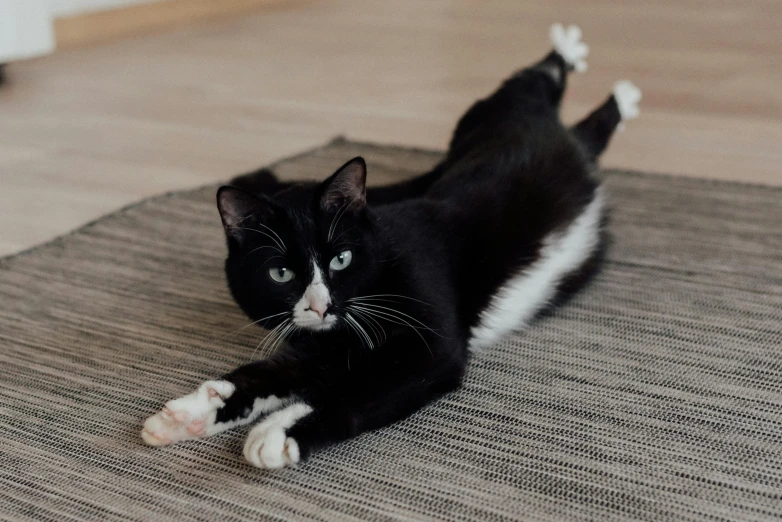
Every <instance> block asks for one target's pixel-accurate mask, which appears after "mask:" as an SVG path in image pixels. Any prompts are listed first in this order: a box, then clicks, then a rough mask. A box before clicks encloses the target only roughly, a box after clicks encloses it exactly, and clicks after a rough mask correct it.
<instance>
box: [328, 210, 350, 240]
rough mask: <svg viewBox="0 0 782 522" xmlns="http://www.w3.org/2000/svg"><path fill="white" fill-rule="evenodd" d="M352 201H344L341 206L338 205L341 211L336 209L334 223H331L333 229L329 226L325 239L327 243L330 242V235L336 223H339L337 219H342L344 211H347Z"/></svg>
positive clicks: (335, 227)
mask: <svg viewBox="0 0 782 522" xmlns="http://www.w3.org/2000/svg"><path fill="white" fill-rule="evenodd" d="M352 203H353V202H352V201H347V202H345V204H344V205H342V207H340V210H341V212H339V211H337V215H336V216H335V217H336V223H333V229H332V228H331V227H329V235H328V238H327V241H328V242H329V243H330V242H331V235H332V234H333V233H334V232H335V231H336V230H337V225H339V221H340V220H341V219H342V216H344V215H345V212H347V211H348V207H349V206H350V205H351V204H352Z"/></svg>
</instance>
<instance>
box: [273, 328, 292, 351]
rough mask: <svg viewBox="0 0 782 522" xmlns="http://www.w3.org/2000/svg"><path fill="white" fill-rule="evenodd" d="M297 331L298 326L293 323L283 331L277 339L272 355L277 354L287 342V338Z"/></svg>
mask: <svg viewBox="0 0 782 522" xmlns="http://www.w3.org/2000/svg"><path fill="white" fill-rule="evenodd" d="M295 329H296V325H295V324H293V323H290V324H289V325H288V326H287V327H286V328H285V329H284V330H283V331H282V333H281V334H280V335H279V336H278V337H277V340H276V341H275V343H274V344H273V345H272V347H271V353H276V352H277V349H278V348H279V347H280V345H281V344H282V343H283V342H285V339H286V337H287V336H288V334H290V333H292V332H293V331H294V330H295Z"/></svg>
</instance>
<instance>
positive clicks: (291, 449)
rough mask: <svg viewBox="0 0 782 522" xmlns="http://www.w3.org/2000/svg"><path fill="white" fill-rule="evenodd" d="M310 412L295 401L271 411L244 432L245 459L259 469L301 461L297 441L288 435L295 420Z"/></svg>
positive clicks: (304, 405) (278, 466)
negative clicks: (246, 432)
mask: <svg viewBox="0 0 782 522" xmlns="http://www.w3.org/2000/svg"><path fill="white" fill-rule="evenodd" d="M310 413H312V408H311V407H310V406H308V405H307V404H304V403H296V404H292V405H290V406H288V407H287V408H284V409H282V410H280V411H278V412H275V413H272V414H271V415H269V416H268V417H266V419H264V420H263V422H261V423H260V424H258V425H257V426H255V427H254V428H253V429H252V430H251V431H250V433H249V434H248V435H247V441H246V442H245V444H244V458H245V459H247V462H249V463H250V464H252V465H253V466H256V467H258V468H264V469H278V468H282V467H285V466H292V465H294V464H297V463H298V462H299V460H301V449H300V447H299V443H298V442H297V441H296V440H295V439H294V438H293V437H289V436H288V435H287V430H288V429H290V428H291V427H292V426H293V425H294V424H296V422H297V421H298V420H299V419H301V418H302V417H305V416H307V415H309V414H310Z"/></svg>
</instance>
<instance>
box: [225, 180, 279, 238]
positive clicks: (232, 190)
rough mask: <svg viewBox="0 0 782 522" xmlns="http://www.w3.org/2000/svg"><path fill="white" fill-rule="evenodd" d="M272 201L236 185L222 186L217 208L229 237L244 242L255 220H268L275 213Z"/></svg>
mask: <svg viewBox="0 0 782 522" xmlns="http://www.w3.org/2000/svg"><path fill="white" fill-rule="evenodd" d="M272 205H273V204H272V202H271V201H268V199H267V198H266V197H264V196H261V197H259V196H256V195H254V194H251V193H249V192H247V191H244V190H242V189H238V188H236V187H229V186H225V187H220V189H219V190H218V191H217V210H218V211H219V212H220V219H222V220H223V228H224V229H225V233H226V235H227V236H228V237H229V238H233V239H235V240H236V241H238V242H239V244H242V243H243V242H244V238H245V235H246V233H247V229H249V228H251V227H252V225H251V223H252V222H253V221H260V222H263V221H266V220H267V219H268V218H269V217H271V215H272V213H273V209H272Z"/></svg>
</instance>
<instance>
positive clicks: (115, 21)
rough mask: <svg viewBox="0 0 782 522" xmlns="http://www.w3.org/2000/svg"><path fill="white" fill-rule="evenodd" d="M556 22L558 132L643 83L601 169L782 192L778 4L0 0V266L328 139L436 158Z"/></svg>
mask: <svg viewBox="0 0 782 522" xmlns="http://www.w3.org/2000/svg"><path fill="white" fill-rule="evenodd" d="M553 22H564V23H575V24H578V25H580V26H581V28H582V29H583V32H584V40H585V41H586V43H588V44H589V45H590V47H591V54H590V56H589V59H588V61H589V70H588V71H587V73H586V74H584V75H573V77H572V81H571V82H570V87H569V91H568V93H567V95H566V99H565V103H564V105H563V119H564V120H565V121H566V122H572V121H574V120H575V119H576V118H578V117H580V116H582V115H584V114H585V113H587V112H588V111H589V110H590V109H591V108H592V107H594V106H595V105H596V104H598V103H599V102H600V101H602V100H603V99H604V98H605V97H606V96H607V95H608V94H609V92H610V90H611V87H612V85H613V83H614V81H616V80H618V79H623V78H627V79H631V80H632V81H633V82H635V83H636V84H637V85H639V86H640V87H641V89H642V90H643V91H644V99H643V101H642V103H641V118H640V119H638V120H636V121H633V122H630V123H629V124H628V126H627V129H626V131H625V132H623V133H620V134H618V135H616V137H615V138H614V140H613V142H612V145H611V146H610V148H609V151H608V153H607V154H606V155H605V156H604V158H605V159H604V162H603V165H604V166H605V167H615V168H625V169H632V170H639V171H646V172H659V173H667V174H673V175H685V176H697V177H707V178H715V179H723V180H737V181H742V182H754V183H765V184H774V185H782V167H780V165H782V91H781V90H780V88H779V86H780V85H782V67H780V65H782V62H780V60H782V37H781V36H780V35H782V2H780V1H779V0H752V1H744V2H739V1H735V0H734V1H722V0H700V1H698V0H677V1H673V0H663V1H657V2H648V1H637V0H632V1H631V0H614V1H586V0H539V1H531V0H491V1H488V0H472V1H467V0H464V1H460V0H427V1H421V0H371V1H368V0H361V1H359V0H353V1H351V0H162V1H161V0H158V1H155V0H0V64H5V65H4V66H3V67H2V77H3V78H4V81H3V84H2V86H0V255H7V254H11V253H14V252H18V251H20V250H23V249H26V248H29V247H31V246H34V245H36V244H38V243H40V242H42V241H45V240H48V239H51V238H52V237H55V236H57V235H59V234H62V233H65V232H67V231H69V230H71V229H73V228H74V227H77V226H79V225H81V224H84V223H86V222H88V221H90V220H93V219H95V218H97V217H99V216H101V215H102V214H105V213H107V212H110V211H112V210H115V209H117V208H119V207H121V206H123V205H126V204H129V203H132V202H134V201H136V200H138V199H141V198H143V197H146V196H150V195H154V194H158V193H161V192H164V191H168V190H175V189H182V188H189V187H194V186H197V185H202V184H206V183H212V182H218V181H221V180H227V179H228V178H230V177H231V176H233V175H235V174H238V173H240V172H243V171H248V170H251V169H254V168H257V167H259V166H261V165H263V164H266V163H269V162H271V161H273V160H275V159H278V158H281V157H283V156H286V155H290V154H293V153H296V152H299V151H302V150H303V149H306V148H308V147H313V146H315V145H318V144H322V143H324V142H325V141H326V140H328V139H329V138H331V137H333V136H335V135H338V134H344V135H346V136H348V137H350V138H353V139H357V140H364V141H375V142H380V143H395V144H402V145H412V146H417V147H425V148H437V149H443V148H444V147H445V146H446V143H447V141H448V138H449V133H450V131H451V129H452V127H453V125H454V124H455V122H456V119H457V118H458V117H459V115H460V114H461V113H462V111H464V110H465V109H466V108H467V107H468V106H469V104H470V103H471V102H472V101H474V100H475V99H476V98H479V97H482V96H484V95H486V94H488V93H489V92H490V91H491V90H493V89H494V88H495V87H496V86H497V85H498V84H499V82H500V81H501V80H502V79H503V78H505V77H506V76H508V75H509V74H510V73H511V72H513V71H514V70H515V69H518V68H520V67H523V66H525V65H527V64H529V63H531V62H532V61H533V60H536V59H538V58H540V57H542V56H543V55H544V54H546V53H547V52H548V51H549V48H550V45H549V42H548V28H549V26H550V25H551V24H552V23H553ZM335 167H337V165H324V166H323V174H324V176H325V175H327V174H329V173H331V171H332V170H333V169H334V168H335ZM370 178H371V173H370Z"/></svg>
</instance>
